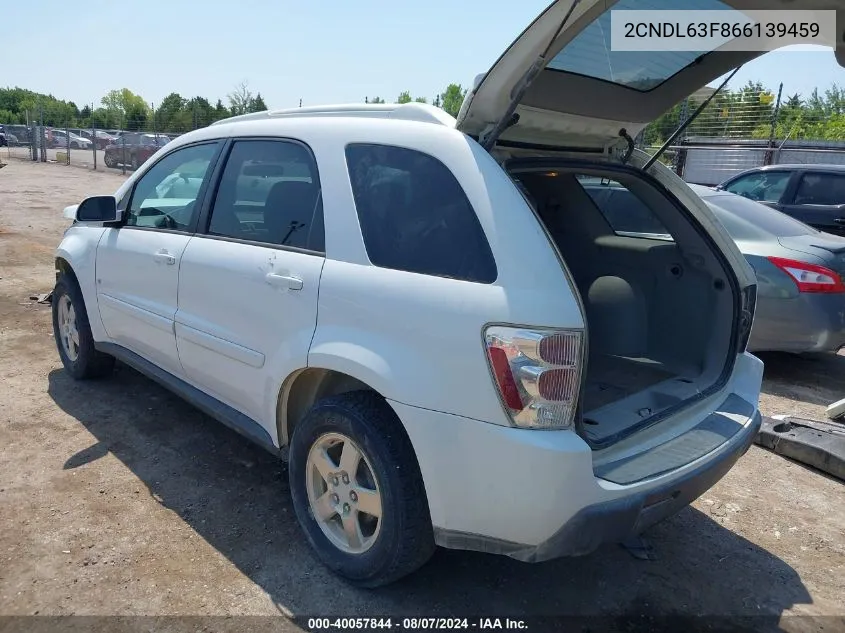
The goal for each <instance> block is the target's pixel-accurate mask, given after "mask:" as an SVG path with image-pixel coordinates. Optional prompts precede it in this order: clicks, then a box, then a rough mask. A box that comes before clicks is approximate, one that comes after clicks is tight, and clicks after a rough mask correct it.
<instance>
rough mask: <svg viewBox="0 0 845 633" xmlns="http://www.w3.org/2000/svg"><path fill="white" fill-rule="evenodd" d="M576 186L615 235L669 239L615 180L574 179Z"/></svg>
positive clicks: (638, 203)
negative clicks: (589, 198)
mask: <svg viewBox="0 0 845 633" xmlns="http://www.w3.org/2000/svg"><path fill="white" fill-rule="evenodd" d="M578 182H579V184H580V185H581V186H582V187H583V188H584V191H586V192H587V193H588V194H589V196H590V197H591V198H592V199H593V202H594V203H595V205H596V207H598V209H599V211H601V214H602V215H603V216H604V219H605V220H607V223H608V224H609V225H610V228H611V229H613V231H614V232H615V233H617V234H620V235H630V234H637V235H638V236H642V237H651V236H654V237H657V236H659V237H662V238H664V239H665V238H671V235H670V233H669V231H668V230H667V229H666V227H665V226H663V223H662V222H661V221H660V220H658V219H657V216H656V215H654V212H653V211H652V210H651V209H649V208H648V207H647V206H646V204H645V203H644V202H643V201H642V200H640V199H639V198H638V197H637V196H635V195H634V194H633V193H632V192H631V191H630V190H629V189H628V188H626V187H625V186H624V185H622V184H620V183H618V182H616V181H615V180H609V179H607V178H595V177H592V176H578Z"/></svg>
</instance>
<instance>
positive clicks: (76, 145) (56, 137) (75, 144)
mask: <svg viewBox="0 0 845 633" xmlns="http://www.w3.org/2000/svg"><path fill="white" fill-rule="evenodd" d="M50 134H51V135H52V137H53V138H52V143H53V147H56V148H59V149H65V148H67V147H68V146H70V149H91V146H92V143H91V141H90V140H89V139H87V138H85V137H84V136H79V135H78V134H74V133H73V132H71V133H70V136H68V133H67V132H66V131H65V130H51V132H50ZM68 139H70V143H69V144H68Z"/></svg>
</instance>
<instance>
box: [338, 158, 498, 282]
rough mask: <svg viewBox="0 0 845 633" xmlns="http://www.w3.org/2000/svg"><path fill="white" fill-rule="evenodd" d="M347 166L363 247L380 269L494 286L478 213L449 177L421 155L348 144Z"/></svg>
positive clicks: (490, 255) (435, 162) (492, 264)
mask: <svg viewBox="0 0 845 633" xmlns="http://www.w3.org/2000/svg"><path fill="white" fill-rule="evenodd" d="M346 163H347V166H348V168H349V178H350V181H351V183H352V193H353V197H354V199H355V208H356V211H357V213H358V221H359V223H360V225H361V233H362V236H363V238H364V246H365V247H366V249H367V255H368V256H369V258H370V261H371V262H372V263H373V264H374V265H376V266H379V267H382V268H391V269H394V270H403V271H407V272H412V273H419V274H422V275H432V276H437V277H450V278H453V279H462V280H464V281H474V282H481V283H493V282H494V281H495V280H496V277H497V275H498V273H497V270H496V263H495V260H494V259H493V253H492V251H491V250H490V244H489V243H488V241H487V237H486V236H485V235H484V230H483V229H482V227H481V224H480V222H479V221H478V217H477V216H476V214H475V210H474V209H473V208H472V205H471V204H470V202H469V199H467V196H466V194H465V193H464V191H463V189H462V188H461V185H460V184H459V183H458V181H457V179H456V178H455V176H454V175H453V174H452V172H451V171H449V169H448V168H447V167H446V166H445V165H444V164H443V163H441V162H440V161H439V160H437V159H436V158H434V157H432V156H429V155H428V154H424V153H422V152H418V151H416V150H412V149H407V148H403V147H394V146H389V145H376V144H368V143H366V144H365V143H355V144H350V145H349V146H347V148H346Z"/></svg>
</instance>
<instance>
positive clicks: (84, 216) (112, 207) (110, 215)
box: [76, 196, 120, 222]
mask: <svg viewBox="0 0 845 633" xmlns="http://www.w3.org/2000/svg"><path fill="white" fill-rule="evenodd" d="M119 219H120V215H119V214H118V212H117V200H115V198H114V196H91V197H90V198H85V200H83V201H82V202H81V203H80V204H79V206H78V207H77V208H76V221H77V222H116V221H117V220H119Z"/></svg>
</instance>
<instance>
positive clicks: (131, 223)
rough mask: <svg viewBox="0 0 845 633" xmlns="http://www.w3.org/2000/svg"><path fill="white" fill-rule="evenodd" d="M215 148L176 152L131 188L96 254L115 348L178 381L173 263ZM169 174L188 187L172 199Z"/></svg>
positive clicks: (101, 301)
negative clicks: (137, 356) (118, 219)
mask: <svg viewBox="0 0 845 633" xmlns="http://www.w3.org/2000/svg"><path fill="white" fill-rule="evenodd" d="M219 145H220V143H216V142H210V143H203V144H199V145H191V146H188V147H183V148H180V149H177V150H175V151H174V152H171V153H169V154H167V155H166V156H164V157H162V158H161V159H160V160H159V161H158V162H157V163H156V164H155V165H153V167H152V168H151V169H150V170H149V171H147V172H146V173H145V174H144V175H143V176H142V177H141V178H140V179H139V180H138V182H137V183H136V184H135V187H134V189H133V191H132V192H131V197H130V199H129V204H128V205H127V208H126V210H125V211H124V213H123V215H124V217H123V221H122V224H121V226H120V227H119V228H109V229H107V230H106V232H105V234H104V235H103V237H102V239H101V240H100V243H99V245H98V247H97V269H96V277H97V302H98V305H99V309H100V315H101V316H102V320H103V325H104V326H105V329H106V332H107V333H108V335H109V337H110V338H111V339H112V341H113V342H114V343H117V344H118V345H122V346H123V347H125V348H127V349H129V350H131V351H133V352H135V353H137V354H140V355H141V356H142V357H144V358H145V359H147V360H149V361H150V362H152V363H154V364H156V365H158V366H159V367H161V368H162V369H165V370H166V371H168V372H170V373H172V374H174V375H177V376H179V375H182V374H183V372H182V368H181V365H180V364H179V357H178V354H177V353H176V339H175V335H174V331H173V330H174V325H173V323H174V322H173V318H174V315H175V313H176V298H177V289H178V283H179V261H180V259H181V258H182V253H183V252H184V251H185V247H186V246H187V245H188V242H189V241H190V240H191V236H192V235H193V232H194V230H195V225H196V217H197V208H198V205H197V200H198V198H199V197H200V196H201V194H202V191H203V186H202V185H204V184H205V183H206V182H207V179H208V175H209V173H210V171H211V169H210V166H211V164H212V161H213V159H214V158H215V156H216V153H217V151H218V148H219ZM174 175H175V176H176V177H178V178H179V179H180V181H182V182H185V183H193V185H192V186H186V187H182V188H181V190H180V191H179V192H178V195H179V196H181V197H174V196H173V191H174V189H173V187H171V186H169V183H170V182H171V181H172V180H173V178H174Z"/></svg>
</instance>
